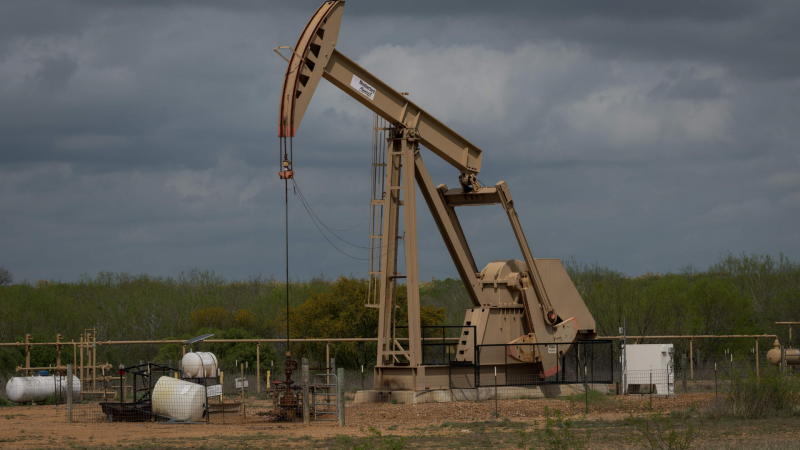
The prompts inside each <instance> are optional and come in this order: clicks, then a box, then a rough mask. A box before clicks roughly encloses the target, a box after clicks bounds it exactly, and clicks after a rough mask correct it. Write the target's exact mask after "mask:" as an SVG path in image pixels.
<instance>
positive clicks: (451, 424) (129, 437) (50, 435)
mask: <svg viewBox="0 0 800 450" xmlns="http://www.w3.org/2000/svg"><path fill="white" fill-rule="evenodd" d="M713 400H714V394H685V395H681V396H679V397H678V398H666V399H665V398H655V397H654V398H652V408H651V406H650V401H651V399H650V398H649V397H646V396H644V397H639V396H627V397H606V398H604V399H602V400H601V401H595V402H594V403H592V404H590V405H589V414H587V415H585V416H584V411H585V407H586V406H585V404H584V403H583V402H578V401H577V400H568V399H566V400H562V399H530V400H528V399H525V400H500V401H499V402H497V410H498V413H499V418H500V419H507V420H508V421H510V422H509V423H511V424H512V426H513V424H515V423H516V424H517V426H518V427H519V426H522V427H524V426H530V425H531V424H532V423H533V422H534V421H541V419H542V418H543V416H544V413H545V408H549V409H550V410H556V409H557V410H560V411H562V412H563V413H565V414H567V415H574V416H579V417H580V419H581V420H585V421H589V422H591V421H595V422H604V423H605V422H608V421H615V420H621V419H625V418H626V417H629V416H631V415H640V414H644V413H650V412H651V411H652V412H668V411H683V410H686V409H687V408H689V407H690V406H692V405H696V406H697V407H699V408H704V407H705V406H707V405H708V404H709V403H710V402H712V401H713ZM494 412H495V402H494V401H493V400H490V401H485V402H452V403H427V404H410V405H404V404H354V403H348V404H347V406H346V423H347V425H346V426H345V427H344V428H340V427H339V426H338V424H337V423H335V422H313V423H312V425H311V426H310V427H306V426H304V425H303V424H302V421H301V422H299V423H298V422H295V423H275V422H269V421H268V420H266V419H260V420H256V419H254V420H247V421H241V420H236V419H235V418H234V420H231V421H229V422H226V423H224V424H223V423H219V422H217V423H211V424H196V425H177V424H163V423H101V422H98V423H73V424H70V423H67V422H66V418H65V416H66V414H65V407H64V406H52V405H42V406H13V407H3V408H0V448H64V447H70V448H76V447H84V448H94V447H96V448H111V447H114V448H118V447H136V448H161V447H175V448H180V447H185V446H191V447H193V448H230V447H246V448H287V447H289V448H311V447H315V448H326V447H329V446H338V447H340V448H349V447H350V446H352V445H350V444H348V442H350V441H349V440H348V439H349V437H363V436H366V435H374V433H375V431H374V430H380V431H382V432H383V433H384V435H386V434H392V435H395V436H400V437H402V436H407V437H415V436H416V437H417V438H419V437H420V436H423V435H424V434H425V433H426V430H428V436H427V438H428V439H434V438H436V439H438V438H442V437H446V436H448V435H453V436H456V437H458V438H459V439H462V438H464V437H466V436H465V435H466V433H470V432H471V431H470V430H469V429H462V428H464V427H461V426H459V424H462V423H475V422H478V423H480V422H485V421H491V420H495V419H494ZM370 427H372V428H373V431H370ZM433 429H435V430H436V431H435V432H433V433H432V434H431V432H430V430H433ZM795 429H796V428H795ZM507 434H508V435H509V436H512V435H513V430H512V431H509V432H508V433H507ZM457 435H458V436H457ZM487 439H488V438H487ZM498 439H499V438H498ZM506 440H507V439H506ZM426 442H428V441H426ZM504 442H505V441H504ZM334 444H336V445H334ZM339 444H341V445H339ZM498 444H500V445H497V446H495V447H497V448H505V445H502V442H498ZM412 446H414V447H417V445H412ZM592 448H597V447H592Z"/></svg>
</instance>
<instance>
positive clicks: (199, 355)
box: [181, 352, 218, 378]
mask: <svg viewBox="0 0 800 450" xmlns="http://www.w3.org/2000/svg"><path fill="white" fill-rule="evenodd" d="M217 366H218V364H217V357H216V356H214V354H213V353H209V352H193V353H192V352H190V353H187V354H185V355H183V359H182V360H181V367H182V368H183V377H184V378H210V377H215V376H217Z"/></svg>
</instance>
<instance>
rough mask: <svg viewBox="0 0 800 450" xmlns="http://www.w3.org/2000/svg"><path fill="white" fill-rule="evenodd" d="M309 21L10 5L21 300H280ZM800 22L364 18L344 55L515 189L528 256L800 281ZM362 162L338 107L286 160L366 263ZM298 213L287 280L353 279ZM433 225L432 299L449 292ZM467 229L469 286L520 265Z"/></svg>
mask: <svg viewBox="0 0 800 450" xmlns="http://www.w3.org/2000/svg"><path fill="white" fill-rule="evenodd" d="M318 5H319V2H316V1H314V2H305V1H298V2H280V3H268V2H260V1H235V2H224V3H222V2H185V1H169V2H105V1H103V2H98V1H88V0H87V1H71V2H62V1H58V2H29V1H20V2H5V3H4V4H3V6H0V194H1V195H0V210H2V211H3V220H2V221H0V255H2V258H0V265H4V266H6V267H7V268H9V269H10V270H11V271H12V272H13V273H14V274H15V275H16V279H18V280H22V279H24V278H28V279H30V280H36V279H39V278H62V279H74V278H76V277H77V276H78V274H80V273H84V272H88V273H90V274H93V273H96V272H97V271H100V270H122V271H132V272H146V273H151V274H163V275H176V274H177V273H179V272H180V271H181V270H184V269H186V268H187V267H190V266H199V267H203V268H213V269H215V270H217V271H218V272H221V273H223V274H224V275H228V276H235V277H242V276H246V275H248V274H251V273H263V274H266V275H270V274H276V275H278V276H280V274H282V273H283V270H284V269H283V267H284V266H283V257H282V252H283V245H284V241H283V239H284V238H283V233H284V228H283V208H284V192H283V184H282V183H281V182H280V181H279V180H277V176H276V173H275V172H277V170H278V168H277V161H276V158H277V148H278V145H277V144H278V143H277V135H276V127H275V122H276V121H275V118H276V116H277V105H278V98H277V91H278V90H279V88H280V84H281V78H282V76H283V71H284V68H285V63H284V62H283V61H282V60H281V59H280V58H278V57H277V56H275V55H274V54H272V48H274V47H276V46H278V45H289V44H292V43H294V42H295V40H296V38H297V34H298V33H299V32H300V30H301V29H302V27H303V25H304V24H305V23H306V21H307V20H308V18H309V17H310V16H311V14H312V13H313V11H314V10H315V9H316V7H318ZM798 8H800V6H797V5H796V3H795V2H770V3H753V2H738V1H727V2H670V3H669V4H652V3H644V2H636V1H631V2H615V3H614V4H605V3H600V2H593V1H588V2H570V3H564V2H560V3H559V2H500V3H497V2H496V3H495V4H488V3H485V2H413V1H412V2H410V3H408V4H404V8H403V11H402V12H401V13H396V12H395V11H394V10H393V9H392V10H389V9H388V6H387V5H386V4H383V3H381V2H367V1H350V2H348V3H347V7H346V9H345V16H344V21H343V26H342V33H341V36H340V39H339V45H338V48H339V49H340V50H341V51H343V52H344V53H345V54H347V55H349V56H350V57H351V58H353V59H355V60H357V61H358V62H359V63H360V64H362V65H364V66H365V67H366V68H367V69H368V70H370V71H371V72H373V73H375V74H376V75H378V76H379V77H381V78H383V79H384V80H385V81H387V82H388V83H389V84H391V85H393V86H394V87H396V88H397V89H399V90H403V91H409V92H411V97H412V99H413V100H414V101H416V102H417V103H418V104H420V105H422V106H423V107H424V108H426V109H428V110H429V111H430V112H432V113H433V114H435V115H436V116H437V117H439V118H440V119H441V120H443V121H444V122H445V123H447V124H448V125H449V126H450V127H452V128H453V129H455V130H456V131H458V132H459V133H461V134H463V135H464V136H465V137H467V138H468V139H470V140H472V141H473V142H475V143H476V144H477V145H479V146H481V148H483V150H484V151H485V156H484V168H483V171H482V173H481V174H480V179H481V180H482V181H483V182H485V183H489V184H493V183H494V182H496V181H499V180H506V181H508V182H509V184H510V186H511V190H512V193H513V194H514V198H515V202H516V204H517V208H518V210H519V212H520V216H521V220H522V223H523V226H524V228H525V230H526V233H527V235H528V239H529V241H530V243H531V246H532V247H533V251H534V254H536V255H537V256H542V257H561V258H568V257H569V256H570V255H575V257H576V258H577V259H578V260H582V261H598V262H600V263H602V264H607V265H609V266H611V267H614V268H617V269H621V270H623V271H626V272H628V273H630V274H638V273H642V272H647V271H662V272H663V271H667V270H676V269H678V268H679V267H681V266H683V265H686V264H688V263H694V264H696V265H699V266H703V265H707V264H709V263H711V262H713V261H714V260H715V259H716V258H717V256H718V255H719V254H720V253H726V252H728V251H732V252H740V251H748V252H751V251H752V252H770V253H777V252H780V251H782V252H784V253H786V254H787V255H788V256H790V257H793V258H798V257H800V252H799V251H800V232H798V231H797V230H796V226H795V224H796V223H797V222H798V219H800V157H798V151H797V142H798V138H800V136H798V131H797V127H796V123H797V122H798V119H799V118H800V110H799V108H800V107H799V106H798V105H797V102H796V100H795V99H796V98H797V97H798V94H800V92H798V90H800V83H798V79H800V65H798V64H800V63H798V60H797V58H796V57H795V55H794V54H795V53H796V48H798V44H800V42H798V41H799V40H800V39H799V37H800V31H798V30H797V29H796V28H797V27H796V24H795V23H794V20H793V18H794V17H797V9H798ZM370 142H371V116H370V113H369V111H367V110H366V109H365V108H363V107H361V105H359V104H358V103H356V102H354V101H352V100H351V99H350V98H348V97H347V96H346V95H345V94H343V93H341V92H339V91H338V90H337V89H336V88H334V87H333V86H331V85H330V84H327V83H326V82H322V83H321V84H320V87H319V88H318V90H317V92H316V94H315V98H314V100H313V101H312V103H311V107H310V108H309V111H308V113H307V115H306V118H305V119H304V120H303V125H302V127H301V129H300V131H299V134H298V136H297V137H296V138H295V139H294V148H295V167H296V171H297V182H298V184H299V186H300V188H301V189H302V190H303V193H304V194H305V196H306V197H307V199H308V200H309V202H310V203H311V204H312V206H313V208H314V210H315V211H316V213H317V214H318V215H319V216H320V217H322V218H323V220H325V221H326V222H327V223H328V225H329V226H331V227H334V228H342V229H343V228H350V227H352V226H356V227H355V228H354V229H353V230H351V231H347V232H342V233H339V234H340V235H341V236H342V237H344V238H345V239H347V240H349V241H351V242H353V243H355V244H358V245H364V244H365V243H366V241H367V239H366V233H367V227H366V223H363V219H364V217H365V216H366V215H367V211H368V204H367V202H368V197H369V186H368V184H369V179H370V172H369V171H370V166H369V163H370V161H369V146H370ZM424 157H425V160H426V162H427V164H428V166H429V167H430V169H431V172H432V174H433V176H434V178H435V181H436V182H437V183H438V182H444V183H448V184H449V185H451V186H454V185H456V184H457V181H456V174H454V173H453V170H451V168H450V167H448V166H447V165H446V164H443V163H442V162H440V161H437V160H436V158H435V157H434V156H433V155H431V154H430V153H429V152H425V153H424ZM289 196H290V223H291V229H290V245H291V248H292V265H291V267H292V273H293V274H294V275H295V276H297V277H301V278H305V277H308V276H311V275H316V274H319V273H324V274H326V275H329V276H335V275H338V274H340V273H342V274H354V275H357V276H363V274H364V273H365V271H366V263H365V262H364V261H359V260H353V259H350V258H348V257H346V256H344V255H342V254H341V253H339V252H337V251H336V250H335V249H333V248H332V247H331V246H330V245H329V244H328V243H327V242H326V241H325V240H324V239H323V238H322V237H320V236H319V233H318V231H317V229H316V228H315V227H314V225H313V224H312V223H311V221H310V219H309V218H308V216H307V215H306V212H305V210H303V209H302V207H301V205H300V203H299V201H298V199H297V197H295V196H294V195H293V193H292V192H290V193H289ZM420 208H421V209H420V211H419V214H418V218H419V228H420V237H419V242H420V265H421V276H422V277H423V278H427V277H429V276H437V277H444V276H455V271H454V270H453V267H452V262H450V261H449V257H448V255H447V252H446V250H445V248H444V245H443V244H442V243H441V239H440V238H439V237H438V234H437V232H436V229H435V226H434V224H433V222H432V220H431V219H430V217H429V216H428V214H427V212H426V211H424V206H422V205H420ZM459 213H460V214H461V216H462V224H463V225H464V228H465V230H466V233H467V235H468V237H469V238H470V239H471V243H472V244H473V247H474V248H473V250H474V253H475V256H476V259H477V260H478V261H479V263H478V264H479V265H482V264H485V263H486V262H488V261H489V260H491V259H497V258H509V257H519V250H518V249H517V248H516V243H515V241H514V239H513V235H512V234H511V230H510V228H509V226H508V224H507V222H506V219H505V215H504V214H503V213H502V210H500V209H499V207H498V208H495V209H466V210H464V211H459ZM359 224H360V225H359ZM487 234H491V235H492V236H495V237H493V238H492V239H484V240H481V239H480V238H481V236H485V235H487ZM332 239H333V241H334V242H335V243H336V244H337V246H339V247H340V248H341V249H342V250H343V251H345V252H346V253H348V254H350V255H353V256H356V257H366V251H364V250H363V249H360V248H357V247H353V246H349V245H347V244H345V243H343V242H341V241H337V240H336V239H335V238H332Z"/></svg>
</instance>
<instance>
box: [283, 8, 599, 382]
mask: <svg viewBox="0 0 800 450" xmlns="http://www.w3.org/2000/svg"><path fill="white" fill-rule="evenodd" d="M343 5H344V3H343V2H336V1H330V2H326V3H325V4H324V5H323V6H322V7H320V9H319V10H317V12H316V13H315V14H314V16H313V17H312V18H311V20H310V21H309V23H308V24H307V25H306V27H305V29H304V30H303V33H302V34H301V36H300V39H299V40H298V43H297V44H296V45H295V47H294V48H293V49H292V55H291V56H290V58H291V59H289V60H287V61H288V65H287V70H286V75H285V77H284V85H283V90H282V96H281V108H280V111H281V128H280V132H281V136H293V135H294V134H295V133H296V131H297V127H298V126H299V123H300V121H301V120H302V115H303V114H304V113H305V111H306V109H307V107H308V102H309V101H310V98H311V96H312V95H313V92H314V89H316V86H317V84H318V80H319V78H320V77H323V78H325V79H326V80H328V81H330V82H331V83H333V84H334V85H335V86H337V87H338V88H340V89H341V90H342V91H343V92H345V93H347V94H348V95H350V96H351V97H352V98H354V99H355V100H356V101H358V102H359V103H361V104H363V105H364V106H366V107H367V108H369V109H370V110H371V111H373V112H374V113H376V114H377V115H378V116H380V117H381V118H383V119H384V120H385V121H387V122H389V123H390V124H391V125H392V130H391V133H392V135H391V138H390V139H391V147H390V148H388V147H387V149H386V152H385V158H384V159H382V160H381V158H380V156H376V154H375V152H376V151H377V145H375V146H374V147H375V148H373V166H374V167H377V165H380V166H381V167H385V174H384V180H385V181H384V182H383V186H382V187H383V189H382V190H383V192H381V195H380V197H378V195H377V193H376V192H373V198H372V201H371V206H377V207H380V208H381V209H382V211H381V214H380V217H381V219H380V220H383V223H382V225H383V226H382V231H381V235H380V237H379V239H380V240H379V241H378V242H379V243H380V245H379V248H381V250H383V251H382V257H381V262H380V270H374V268H373V267H372V264H371V266H370V271H369V275H370V291H369V293H368V295H367V302H366V303H367V305H369V306H373V304H374V303H375V302H373V301H372V300H371V298H372V295H371V288H372V283H373V279H374V275H380V290H379V301H378V302H377V303H378V307H379V321H378V339H379V341H378V355H377V368H376V376H377V378H376V383H377V384H378V385H379V386H380V385H382V382H383V381H382V380H383V378H382V376H383V373H384V370H383V369H381V368H382V367H385V366H387V367H388V366H390V365H397V366H405V365H407V366H409V367H410V368H411V373H410V374H409V376H410V377H412V379H413V378H415V377H417V376H418V375H419V374H420V372H419V371H416V370H415V369H414V368H415V367H417V366H419V365H420V361H419V358H420V357H421V332H420V323H419V271H418V261H417V259H418V257H417V232H416V222H417V221H416V198H415V181H416V182H417V183H419V185H420V190H421V191H422V193H423V197H424V199H425V201H426V203H427V204H428V207H429V209H430V210H431V213H432V215H433V217H434V221H435V222H436V224H437V227H438V228H439V231H440V232H441V234H442V237H443V239H444V241H445V244H446V246H447V248H448V251H449V252H450V255H451V257H452V258H453V261H454V263H455V265H456V268H457V269H458V272H459V275H460V276H461V278H462V281H463V282H464V284H465V286H466V287H467V291H468V293H469V296H470V299H471V300H472V302H473V304H474V305H475V306H476V308H473V309H472V310H470V311H468V312H467V314H466V316H467V317H466V318H465V324H472V323H474V324H476V326H479V327H480V329H481V331H480V332H479V333H478V336H476V337H475V338H476V339H477V342H478V343H479V344H487V343H491V344H503V343H509V342H539V343H549V342H561V341H563V342H572V341H573V340H574V339H575V338H576V336H577V335H578V333H579V332H580V333H581V336H582V337H584V338H593V337H595V336H596V334H595V332H594V328H595V323H594V318H592V316H591V314H590V313H589V311H588V309H587V308H586V306H585V304H584V303H583V300H582V299H581V298H580V295H579V294H578V292H577V290H576V289H575V287H574V285H573V284H572V282H571V281H570V279H569V277H568V276H567V275H566V271H565V270H564V268H563V266H562V265H561V263H560V262H559V261H558V260H543V261H544V262H543V263H542V264H543V267H544V268H546V271H545V273H544V274H542V273H541V272H542V271H543V270H545V269H543V268H540V267H539V264H538V263H537V260H535V259H534V258H533V255H532V253H531V251H530V248H529V246H528V243H527V240H526V238H525V234H524V233H523V231H522V227H521V225H520V223H519V219H518V217H517V213H516V210H515V207H514V202H513V199H512V197H511V194H510V192H509V190H508V187H507V185H506V183H505V182H500V183H498V184H497V185H496V186H495V187H494V188H481V187H480V185H479V184H478V182H477V177H476V174H477V173H478V172H479V171H480V163H481V157H482V151H481V150H480V149H479V148H478V147H476V146H475V145H474V144H472V143H470V142H469V141H467V140H466V139H464V138H463V137H461V136H460V135H458V134H457V133H455V132H454V131H453V130H451V129H450V128H448V127H447V126H445V125H444V124H443V123H441V122H440V121H438V120H437V119H436V118H434V117H433V116H431V115H430V114H428V113H427V112H426V111H424V110H423V109H422V108H420V107H419V106H418V105H416V104H415V103H414V102H411V101H410V100H409V99H408V98H406V97H405V95H404V93H401V92H397V91H395V90H394V89H392V88H391V87H389V86H388V85H387V84H386V83H384V82H383V81H381V80H380V79H378V78H377V77H375V76H374V75H372V74H371V73H369V72H367V71H366V70H365V69H364V68H362V67H361V66H359V65H358V64H356V63H355V62H353V61H352V60H350V59H348V58H347V57H346V56H344V55H343V54H342V53H340V52H339V51H337V50H336V49H335V48H334V46H335V45H336V42H335V40H336V38H335V37H334V36H333V35H332V34H331V33H330V32H329V31H328V30H334V33H335V34H336V37H338V32H339V27H340V22H341V18H342V8H343ZM320 31H322V32H323V35H321V36H320V35H319V34H320ZM315 33H316V34H317V36H315ZM314 45H316V46H317V47H313V46H314ZM327 45H329V46H330V47H326V46H327ZM328 48H329V49H330V51H328ZM310 49H311V50H318V51H312V52H311V53H312V54H309V50H310ZM323 65H324V66H325V67H324V69H323V68H322V67H321V66H323ZM303 77H305V78H303ZM301 85H302V86H301ZM378 128H379V122H378V121H376V122H374V124H373V129H374V130H378ZM380 128H381V129H383V128H385V127H380ZM376 136H377V135H376ZM376 139H377V138H376ZM419 144H422V145H424V146H426V147H427V148H429V149H430V150H431V151H432V152H433V153H434V154H436V155H437V156H439V157H440V158H442V159H444V160H445V161H446V162H448V163H449V164H451V165H452V166H454V167H455V168H457V169H458V170H459V171H460V172H461V174H460V175H459V183H460V184H461V186H462V189H461V190H460V191H458V192H452V191H447V190H446V187H445V188H441V187H440V188H437V189H434V188H433V181H432V180H431V179H430V175H429V174H428V172H427V170H426V168H425V165H424V163H423V162H422V159H421V157H420V156H419ZM376 161H385V163H378V162H376ZM376 164H377V165H376ZM383 164H385V165H383ZM378 172H379V171H378V170H375V173H378ZM376 183H377V181H376V179H375V175H374V174H373V190H375V186H376ZM473 191H474V192H473ZM401 193H402V194H401ZM448 198H449V199H450V200H452V202H451V203H448ZM496 203H500V204H501V205H502V206H503V209H504V210H505V211H506V213H507V215H508V218H509V221H510V223H511V227H512V230H513V232H514V235H515V237H516V239H517V242H518V244H519V247H520V249H521V251H522V253H523V258H524V260H525V262H524V263H522V262H521V261H495V262H492V263H490V264H489V265H488V266H487V268H486V269H484V271H482V272H481V274H480V275H479V274H478V273H477V266H476V265H475V261H474V258H473V256H472V254H471V252H470V251H469V246H468V245H467V243H466V239H465V238H464V233H463V230H462V229H461V226H460V223H459V222H458V218H457V216H456V214H455V211H454V206H460V205H467V204H473V205H474V204H496ZM400 206H403V225H404V234H403V237H402V238H403V240H404V242H403V245H404V246H405V256H406V273H405V275H402V274H400V273H399V272H398V267H397V254H398V251H397V250H398V249H397V245H398V240H399V239H400V238H401V237H400V235H399V215H400V210H399V208H400ZM375 211H376V209H373V212H372V216H375ZM373 219H374V217H373ZM371 228H372V227H371ZM376 238H378V236H377V235H375V234H374V231H371V232H370V242H371V254H372V252H373V251H374V245H373V244H374V242H375V241H374V239H376ZM552 262H555V264H552ZM487 270H488V271H490V272H492V273H493V274H494V276H495V279H494V280H493V282H492V283H487V280H486V279H484V277H486V276H487V273H488V272H487ZM500 271H503V272H504V279H505V280H506V283H505V284H504V285H502V286H498V281H497V276H498V275H497V274H498V273H499V272H500ZM373 272H375V273H373ZM398 278H406V285H407V293H408V324H409V328H408V332H409V335H408V337H409V339H408V341H407V344H406V346H405V347H403V345H401V343H400V342H399V340H398V339H396V337H397V336H396V327H395V325H396V323H397V320H396V291H397V279H398ZM489 284H491V285H492V287H489ZM492 290H493V291H494V292H492ZM498 295H499V296H500V297H504V298H505V297H508V298H505V300H507V301H502V302H494V303H493V302H492V301H491V298H492V297H495V296H498ZM512 297H513V298H512ZM498 298H499V297H498ZM553 299H557V301H554V300H553ZM534 305H535V307H534ZM498 308H499V309H498ZM463 332H467V329H465V330H463ZM460 346H461V345H460ZM461 347H463V346H461ZM459 351H460V354H461V355H462V357H466V356H465V355H466V354H467V352H468V350H467V349H466V348H461V349H459ZM537 351H538V350H537ZM470 356H473V355H470ZM530 359H531V360H532V361H535V362H537V363H540V364H541V371H542V372H543V373H544V374H545V376H547V375H549V374H552V373H554V372H552V371H553V370H557V367H558V356H557V355H551V354H549V352H548V356H545V355H543V354H542V355H535V356H533V357H532V358H530ZM387 370H388V369H387ZM404 370H405V369H404ZM398 374H399V372H398ZM398 376H399V375H398Z"/></svg>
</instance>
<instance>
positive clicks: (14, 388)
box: [6, 375, 81, 403]
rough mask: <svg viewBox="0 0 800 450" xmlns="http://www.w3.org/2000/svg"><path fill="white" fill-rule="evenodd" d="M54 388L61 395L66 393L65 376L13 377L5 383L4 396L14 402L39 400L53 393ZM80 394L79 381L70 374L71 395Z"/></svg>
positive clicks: (75, 397) (64, 395)
mask: <svg viewBox="0 0 800 450" xmlns="http://www.w3.org/2000/svg"><path fill="white" fill-rule="evenodd" d="M56 390H58V391H59V392H60V394H61V395H62V396H63V397H66V395H67V377H65V376H63V375H51V376H47V377H14V378H12V379H10V380H8V383H6V396H8V399H9V400H11V401H12V402H14V403H24V402H41V401H44V400H47V398H48V397H50V396H51V395H54V394H55V393H56ZM80 395H81V382H80V380H78V377H76V376H75V375H73V376H72V397H73V398H74V399H78V398H79V397H80Z"/></svg>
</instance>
